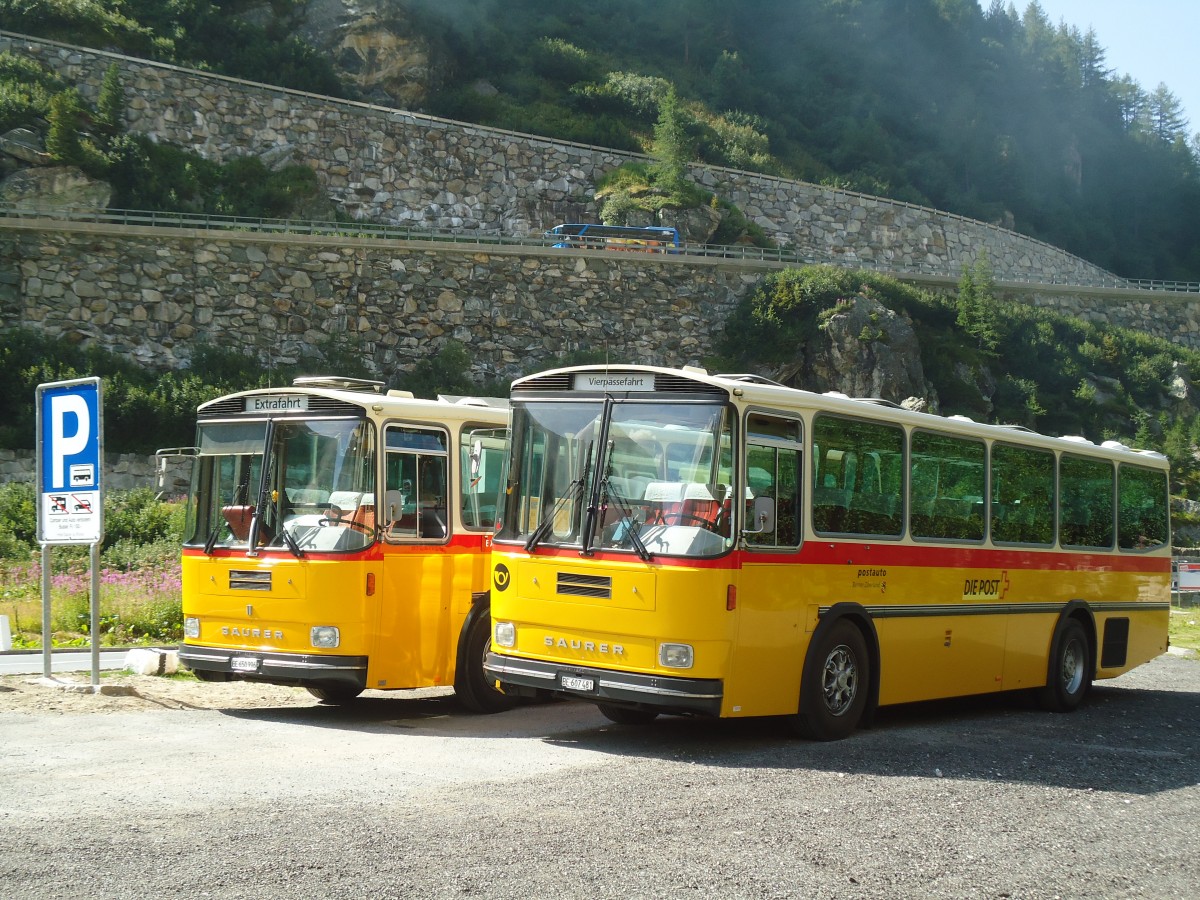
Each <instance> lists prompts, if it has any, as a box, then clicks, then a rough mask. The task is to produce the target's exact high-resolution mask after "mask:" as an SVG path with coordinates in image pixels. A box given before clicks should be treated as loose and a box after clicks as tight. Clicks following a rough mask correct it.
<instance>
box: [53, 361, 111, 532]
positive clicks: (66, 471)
mask: <svg viewBox="0 0 1200 900" xmlns="http://www.w3.org/2000/svg"><path fill="white" fill-rule="evenodd" d="M103 410H104V406H103V398H102V397H101V391H100V379H99V378H81V379H76V380H74V381H56V382H53V383H50V384H41V385H38V389H37V419H38V425H37V429H38V434H37V440H38V454H37V463H38V492H39V504H38V540H39V541H40V542H42V543H43V544H95V543H98V542H99V541H100V539H101V537H102V536H103V534H104V504H103V498H102V495H101V478H102V470H103V466H102V462H103V459H104V454H103V434H104V428H103V425H104V412H103Z"/></svg>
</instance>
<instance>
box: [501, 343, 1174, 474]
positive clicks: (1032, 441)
mask: <svg viewBox="0 0 1200 900" xmlns="http://www.w3.org/2000/svg"><path fill="white" fill-rule="evenodd" d="M576 374H578V375H591V376H592V378H593V381H594V382H595V385H592V386H589V385H584V386H580V385H579V384H578V383H577V381H576V380H575V379H574V378H573V376H574V375H576ZM636 375H646V376H653V378H654V381H653V383H652V384H651V386H649V387H647V386H646V385H645V384H640V385H638V384H628V383H622V382H625V381H628V378H627V376H636ZM605 384H607V387H605V386H602V385H605ZM690 388H693V389H694V390H693V391H692V392H693V393H706V394H714V393H720V394H722V395H724V397H725V398H726V399H736V401H737V402H738V403H739V404H740V405H743V406H764V407H773V408H775V409H803V410H813V411H826V412H837V413H842V414H844V415H850V416H857V417H859V418H871V419H878V420H881V421H890V422H896V423H900V424H905V425H909V426H911V427H913V428H937V429H939V430H942V431H947V430H948V431H951V432H953V433H956V434H961V435H965V436H973V437H980V438H988V439H992V440H999V441H1009V442H1015V443H1021V444H1029V445H1034V446H1043V447H1050V448H1053V449H1057V450H1061V451H1064V452H1079V451H1081V450H1082V451H1086V452H1094V453H1097V454H1099V455H1103V456H1110V457H1115V458H1124V459H1127V460H1128V461H1130V462H1133V461H1137V462H1141V463H1145V464H1148V465H1157V466H1161V467H1163V468H1166V466H1167V459H1166V457H1165V456H1163V454H1161V453H1159V452H1157V451H1154V450H1138V449H1135V448H1132V447H1127V446H1125V445H1124V444H1121V443H1119V442H1117V441H1105V442H1103V443H1102V444H1096V443H1095V442H1093V441H1090V440H1088V439H1087V438H1083V437H1079V436H1073V435H1072V436H1065V437H1053V436H1051V435H1046V434H1041V433H1040V432H1036V431H1033V430H1031V429H1029V428H1026V427H1025V426H1023V425H992V424H987V423H984V422H975V421H973V420H972V419H969V418H967V417H966V416H940V415H936V414H933V413H925V412H916V411H914V410H910V409H905V408H904V407H901V406H899V405H898V404H895V403H892V402H890V401H886V400H880V399H878V398H874V397H865V398H864V397H849V396H847V395H845V394H842V393H838V392H836V391H831V392H828V393H824V394H820V393H816V392H814V391H806V390H803V389H801V388H793V387H788V386H787V385H783V384H779V383H778V382H774V381H771V380H770V379H767V378H763V377H762V376H760V375H751V374H733V375H714V374H710V373H709V372H708V371H707V370H705V369H702V368H699V367H696V366H685V367H683V368H682V369H671V368H665V367H662V366H643V365H590V366H571V367H566V368H560V369H550V370H548V371H545V372H539V373H536V374H533V375H526V376H525V377H523V378H518V379H517V380H515V381H514V382H513V384H512V396H513V398H514V399H518V398H520V397H521V396H522V395H531V394H537V395H540V396H543V397H545V396H547V395H549V394H553V393H563V392H569V393H575V394H578V395H580V396H588V397H601V396H604V394H606V393H607V394H613V395H621V396H623V397H636V396H637V395H638V394H639V393H642V392H649V391H654V392H656V393H658V395H659V396H660V397H661V396H662V395H663V394H664V393H668V394H670V393H680V394H683V393H688V392H689V389H690Z"/></svg>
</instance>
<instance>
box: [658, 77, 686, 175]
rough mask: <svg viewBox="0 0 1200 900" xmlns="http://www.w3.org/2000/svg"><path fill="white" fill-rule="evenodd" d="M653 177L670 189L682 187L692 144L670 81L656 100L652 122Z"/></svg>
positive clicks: (677, 98)
mask: <svg viewBox="0 0 1200 900" xmlns="http://www.w3.org/2000/svg"><path fill="white" fill-rule="evenodd" d="M651 155H652V156H653V157H654V166H653V169H652V171H653V173H654V180H655V183H656V185H657V186H658V187H660V188H661V189H662V190H664V191H667V192H669V193H673V192H676V191H679V190H681V189H682V188H683V186H684V183H685V180H686V176H687V165H688V163H689V162H691V161H692V152H691V144H690V141H689V140H688V134H687V127H686V124H685V121H684V116H683V109H682V108H681V107H680V105H679V97H678V96H677V95H676V93H675V87H674V86H673V85H672V86H671V87H670V88H668V89H667V92H666V94H664V95H663V97H662V99H661V100H660V101H659V103H658V122H657V123H656V124H655V126H654V150H653V152H652V154H651Z"/></svg>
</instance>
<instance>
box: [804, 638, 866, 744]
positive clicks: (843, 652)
mask: <svg viewBox="0 0 1200 900" xmlns="http://www.w3.org/2000/svg"><path fill="white" fill-rule="evenodd" d="M809 652H810V653H812V654H814V655H813V657H812V660H813V662H815V665H806V666H805V675H806V676H807V677H805V679H804V682H803V683H802V684H801V685H800V712H799V715H798V716H797V717H796V720H795V725H796V730H797V731H798V732H799V734H800V735H801V736H803V737H806V738H811V739H812V740H817V741H838V740H841V739H842V738H844V737H847V736H848V735H849V734H850V733H851V732H853V731H854V729H855V728H857V727H858V723H859V720H860V719H861V718H862V714H863V710H864V709H865V708H866V705H867V693H868V692H869V691H870V684H871V678H870V674H871V671H870V667H871V660H870V656H869V655H868V653H867V642H866V640H865V639H864V638H863V635H862V632H861V631H859V630H858V629H857V628H856V627H855V626H854V625H853V623H851V622H849V621H847V620H845V619H843V620H841V621H839V622H837V623H835V624H834V625H833V627H832V628H830V629H829V631H827V632H826V633H825V635H824V636H823V637H822V638H820V643H819V644H818V645H816V646H814V647H812V648H811V650H810V651H809Z"/></svg>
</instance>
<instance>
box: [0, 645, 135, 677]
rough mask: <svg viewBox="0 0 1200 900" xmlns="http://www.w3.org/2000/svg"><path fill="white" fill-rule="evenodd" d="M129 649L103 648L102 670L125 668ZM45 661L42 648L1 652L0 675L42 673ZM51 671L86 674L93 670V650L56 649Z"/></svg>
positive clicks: (51, 662) (52, 654)
mask: <svg viewBox="0 0 1200 900" xmlns="http://www.w3.org/2000/svg"><path fill="white" fill-rule="evenodd" d="M127 652H128V651H127V650H101V651H100V671H102V672H103V671H110V670H113V669H120V668H123V667H124V665H125V654H126V653H127ZM44 666H45V661H44V660H43V658H42V651H41V650H33V651H26V650H11V651H9V652H7V653H0V675H41V674H42V672H44V671H45V668H44ZM50 671H51V672H54V673H56V674H58V673H63V672H83V673H84V674H85V675H86V674H87V673H89V672H91V671H92V651H91V650H89V649H87V648H84V649H82V650H55V651H53V652H51V654H50Z"/></svg>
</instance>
